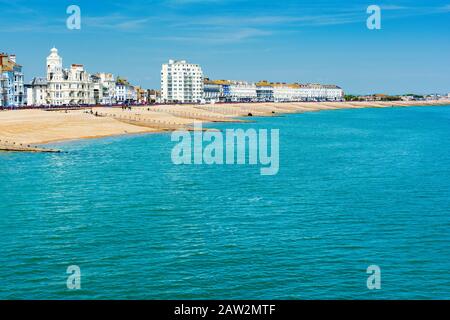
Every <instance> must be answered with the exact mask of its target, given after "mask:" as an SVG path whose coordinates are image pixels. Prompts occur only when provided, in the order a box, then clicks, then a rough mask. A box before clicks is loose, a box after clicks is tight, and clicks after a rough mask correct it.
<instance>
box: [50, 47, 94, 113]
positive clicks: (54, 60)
mask: <svg viewBox="0 0 450 320" xmlns="http://www.w3.org/2000/svg"><path fill="white" fill-rule="evenodd" d="M47 84H48V91H47V104H49V105H53V106H62V105H82V104H83V105H84V104H86V105H87V104H94V103H95V100H94V86H93V82H92V81H91V77H90V75H89V74H88V73H87V72H86V71H85V70H84V67H83V65H81V64H72V65H71V67H70V69H63V63H62V58H61V57H60V56H59V55H58V50H57V49H56V48H53V49H52V50H51V53H50V55H49V56H48V57H47Z"/></svg>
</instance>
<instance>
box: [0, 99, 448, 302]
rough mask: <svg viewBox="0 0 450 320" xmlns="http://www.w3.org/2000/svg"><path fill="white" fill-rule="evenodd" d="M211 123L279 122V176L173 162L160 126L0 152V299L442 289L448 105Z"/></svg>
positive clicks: (410, 294)
mask: <svg viewBox="0 0 450 320" xmlns="http://www.w3.org/2000/svg"><path fill="white" fill-rule="evenodd" d="M215 127H220V128H244V129H246V128H278V129H280V172H279V174H278V175H276V176H261V175H260V174H259V167H255V166H206V165H205V166H176V165H173V164H172V162H171V160H170V152H171V147H172V146H173V145H174V143H172V142H171V141H170V135H169V134H153V135H139V136H123V137H114V138H105V139H97V140H84V141H74V142H66V143H62V144H58V145H57V147H58V148H60V149H63V150H64V151H67V153H63V154H19V153H2V154H0V166H1V168H0V217H1V223H0V298H1V299H25V298H31V299H78V298H81V299H108V298H112V299H203V298H206V299H208V298H209V299H325V298H327V299H328V298H336V299H353V298H355V299H382V298H383V299H385V298H386V299H418V298H425V299H437V298H444V299H449V298H450V273H449V270H450V251H449V248H450V148H449V145H450V144H449V142H450V108H448V107H423V108H420V107H418V108H389V109H363V110H338V111H323V112H318V113H305V114H298V115H289V116H283V117H276V118H261V119H257V122H255V123H250V124H226V125H223V124H220V125H216V126H215ZM372 264H375V265H378V266H380V268H381V285H382V288H381V290H376V291H370V290H368V289H367V287H366V280H367V277H368V275H367V274H366V268H367V267H368V266H369V265H372ZM69 265H78V266H79V267H80V268H81V274H82V278H81V290H78V291H76V290H75V291H71V290H68V289H67V287H66V279H67V276H68V275H67V274H66V269H67V267H68V266H69Z"/></svg>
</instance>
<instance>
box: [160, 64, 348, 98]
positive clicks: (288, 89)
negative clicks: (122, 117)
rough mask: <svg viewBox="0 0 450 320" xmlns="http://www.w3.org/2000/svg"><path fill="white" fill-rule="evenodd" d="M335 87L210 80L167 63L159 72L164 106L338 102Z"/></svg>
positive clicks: (191, 67)
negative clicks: (221, 103) (216, 103)
mask: <svg viewBox="0 0 450 320" xmlns="http://www.w3.org/2000/svg"><path fill="white" fill-rule="evenodd" d="M343 99H344V91H343V90H342V89H341V88H340V87H338V86H336V85H322V84H299V83H293V84H287V83H272V82H268V81H260V82H257V83H252V82H247V81H232V80H210V79H209V78H205V77H203V71H202V68H201V67H200V66H199V65H198V64H191V63H188V62H187V61H186V60H179V61H177V60H169V63H167V64H163V66H162V70H161V100H162V102H164V103H202V102H203V103H215V102H296V101H342V100H343Z"/></svg>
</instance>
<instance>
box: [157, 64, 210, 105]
mask: <svg viewBox="0 0 450 320" xmlns="http://www.w3.org/2000/svg"><path fill="white" fill-rule="evenodd" d="M161 98H162V102H166V103H199V102H201V101H202V99H203V71H202V68H201V67H200V66H199V65H198V64H191V63H188V62H187V61H186V60H179V61H177V60H169V63H165V64H163V65H162V70H161Z"/></svg>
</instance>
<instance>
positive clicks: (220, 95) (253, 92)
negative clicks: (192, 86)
mask: <svg viewBox="0 0 450 320" xmlns="http://www.w3.org/2000/svg"><path fill="white" fill-rule="evenodd" d="M204 88H205V89H204V100H205V102H207V103H214V102H217V101H220V102H296V101H342V100H343V99H344V91H343V90H342V89H341V88H340V87H338V86H336V85H321V84H298V83H293V84H287V83H273V82H267V81H265V80H263V81H260V82H257V83H250V82H246V81H231V80H210V79H205V87H204Z"/></svg>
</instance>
